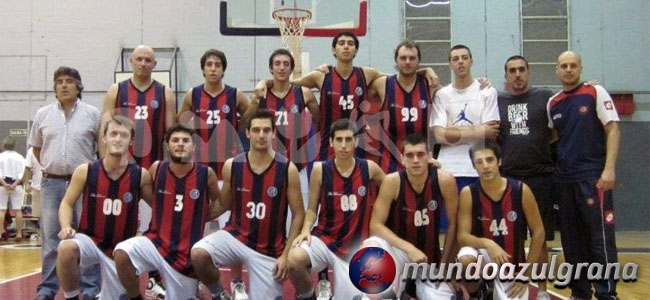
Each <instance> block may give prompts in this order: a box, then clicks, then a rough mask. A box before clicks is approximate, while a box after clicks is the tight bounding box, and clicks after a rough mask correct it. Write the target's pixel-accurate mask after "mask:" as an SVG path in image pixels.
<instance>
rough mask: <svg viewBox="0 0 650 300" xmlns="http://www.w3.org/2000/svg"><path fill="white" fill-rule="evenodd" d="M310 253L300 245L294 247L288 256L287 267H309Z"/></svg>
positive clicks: (293, 268) (290, 269) (291, 268)
mask: <svg viewBox="0 0 650 300" xmlns="http://www.w3.org/2000/svg"><path fill="white" fill-rule="evenodd" d="M309 264H310V261H309V255H308V254H307V252H305V250H304V249H302V248H300V247H296V248H292V249H291V250H290V251H289V256H288V258H287V268H288V269H289V271H290V272H291V271H295V270H300V269H306V268H309Z"/></svg>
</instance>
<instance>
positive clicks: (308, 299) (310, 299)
mask: <svg viewBox="0 0 650 300" xmlns="http://www.w3.org/2000/svg"><path fill="white" fill-rule="evenodd" d="M296 298H298V300H316V292H314V289H313V288H312V289H310V290H309V291H308V292H306V293H302V294H299V295H296Z"/></svg>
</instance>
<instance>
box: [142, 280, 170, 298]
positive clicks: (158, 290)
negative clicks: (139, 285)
mask: <svg viewBox="0 0 650 300" xmlns="http://www.w3.org/2000/svg"><path fill="white" fill-rule="evenodd" d="M166 293H167V292H166V291H165V288H164V287H163V286H162V285H161V284H160V283H159V282H158V281H156V279H155V278H149V280H148V281H147V290H146V291H144V297H145V299H152V300H162V299H165V294H166Z"/></svg>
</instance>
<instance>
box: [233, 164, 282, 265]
mask: <svg viewBox="0 0 650 300" xmlns="http://www.w3.org/2000/svg"><path fill="white" fill-rule="evenodd" d="M231 172H232V173H231V177H230V184H231V188H232V204H231V205H230V211H231V215H230V220H229V221H228V225H226V227H224V230H226V231H228V232H230V234H232V235H233V237H235V238H236V239H237V240H239V241H240V242H242V243H244V244H245V245H246V246H248V247H249V248H251V249H253V250H255V251H257V252H259V253H261V254H264V255H267V256H270V257H274V258H277V257H279V256H280V255H281V254H282V251H283V250H284V246H285V242H286V226H285V224H286V220H287V214H288V211H289V202H288V200H287V185H288V178H289V161H288V160H287V158H286V157H285V156H283V155H281V154H279V153H277V152H276V153H275V158H274V160H273V161H272V162H271V164H270V165H269V166H268V168H267V169H266V170H264V172H262V173H260V174H256V173H254V172H253V170H252V169H251V166H250V163H249V161H248V152H244V153H241V154H239V155H237V156H235V157H234V158H233V161H232V169H231Z"/></svg>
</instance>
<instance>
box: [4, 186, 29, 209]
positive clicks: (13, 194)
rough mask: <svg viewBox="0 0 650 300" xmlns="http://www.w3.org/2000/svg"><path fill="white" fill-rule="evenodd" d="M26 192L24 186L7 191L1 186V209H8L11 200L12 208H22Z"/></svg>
mask: <svg viewBox="0 0 650 300" xmlns="http://www.w3.org/2000/svg"><path fill="white" fill-rule="evenodd" d="M24 196H25V192H24V191H23V186H22V185H19V186H16V189H15V190H13V191H7V190H5V188H4V187H0V209H1V210H7V207H8V206H7V205H8V203H9V201H11V210H20V209H22V208H23V197H24Z"/></svg>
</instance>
